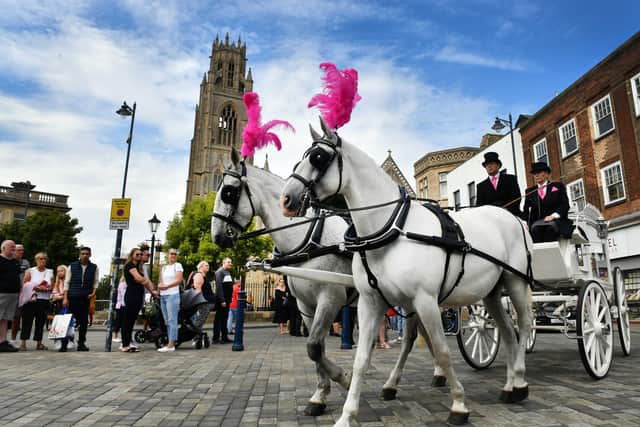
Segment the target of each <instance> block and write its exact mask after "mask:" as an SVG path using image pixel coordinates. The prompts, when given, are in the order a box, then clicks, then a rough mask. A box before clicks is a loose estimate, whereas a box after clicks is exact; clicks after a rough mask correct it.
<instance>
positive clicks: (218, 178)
mask: <svg viewBox="0 0 640 427" xmlns="http://www.w3.org/2000/svg"><path fill="white" fill-rule="evenodd" d="M221 183H222V174H221V173H220V172H218V171H216V172H215V173H214V174H213V185H212V186H211V191H218V188H220V184H221Z"/></svg>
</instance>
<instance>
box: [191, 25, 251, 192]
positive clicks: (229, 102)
mask: <svg viewBox="0 0 640 427" xmlns="http://www.w3.org/2000/svg"><path fill="white" fill-rule="evenodd" d="M246 54H247V44H246V42H245V43H242V41H241V39H240V37H238V41H237V42H235V41H232V42H231V43H230V42H229V33H227V35H226V36H225V38H224V41H222V40H220V39H219V38H218V36H217V35H216V39H215V40H214V41H213V45H212V47H211V56H210V57H209V58H210V63H209V71H207V72H206V73H205V74H204V76H203V78H202V82H201V83H200V99H199V100H198V104H197V105H196V116H195V124H194V129H193V138H192V139H191V153H190V155H189V177H188V179H187V197H186V202H187V203H189V202H191V201H192V200H193V198H194V197H199V196H206V195H207V194H208V193H209V192H211V191H216V190H217V189H218V187H219V186H220V182H221V181H222V172H223V171H224V167H225V165H228V164H229V163H230V162H231V160H230V159H231V149H232V147H236V149H238V150H240V147H241V146H242V130H243V129H244V127H245V125H246V124H247V115H246V112H245V109H244V105H243V104H242V95H243V94H244V93H245V92H251V91H252V90H253V78H252V76H251V69H250V68H249V70H248V71H247V70H246V65H247V57H246ZM247 160H248V162H249V163H253V159H252V158H250V159H247Z"/></svg>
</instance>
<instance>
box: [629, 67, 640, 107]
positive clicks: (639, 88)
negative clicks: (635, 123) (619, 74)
mask: <svg viewBox="0 0 640 427" xmlns="http://www.w3.org/2000/svg"><path fill="white" fill-rule="evenodd" d="M630 81H631V93H632V94H633V106H634V107H635V109H636V117H640V73H638V74H636V75H635V76H633V77H631V80H630Z"/></svg>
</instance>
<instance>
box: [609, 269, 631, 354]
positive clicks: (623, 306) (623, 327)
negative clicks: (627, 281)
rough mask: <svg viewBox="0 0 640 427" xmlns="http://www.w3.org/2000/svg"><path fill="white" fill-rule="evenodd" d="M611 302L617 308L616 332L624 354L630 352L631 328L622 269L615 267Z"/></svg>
mask: <svg viewBox="0 0 640 427" xmlns="http://www.w3.org/2000/svg"><path fill="white" fill-rule="evenodd" d="M613 297H614V299H613V302H614V304H615V305H616V307H617V308H618V334H619V335H620V345H621V347H622V352H623V353H624V355H625V356H628V355H630V354H631V329H630V327H629V305H628V304H627V299H626V298H625V292H624V278H623V277H622V270H621V269H620V267H616V268H615V269H614V270H613Z"/></svg>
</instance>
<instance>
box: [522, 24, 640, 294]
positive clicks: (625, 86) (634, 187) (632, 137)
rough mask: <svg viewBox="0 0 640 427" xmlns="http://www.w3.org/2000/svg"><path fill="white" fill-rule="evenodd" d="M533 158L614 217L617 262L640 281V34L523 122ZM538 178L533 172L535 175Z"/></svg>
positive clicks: (632, 284)
mask: <svg viewBox="0 0 640 427" xmlns="http://www.w3.org/2000/svg"><path fill="white" fill-rule="evenodd" d="M520 133H521V136H522V147H523V151H524V158H525V164H526V165H530V164H531V162H534V161H544V162H547V163H548V164H549V166H550V167H551V169H552V171H553V172H552V179H554V180H560V181H562V182H563V183H565V184H566V185H567V189H568V193H569V198H570V200H571V201H572V202H573V203H574V204H575V205H577V206H578V207H582V206H584V204H585V203H590V204H592V205H594V206H596V207H597V208H598V209H599V210H600V211H601V212H602V214H603V215H604V217H605V218H606V219H607V220H609V221H610V237H609V249H610V255H611V258H612V265H613V266H619V267H621V268H622V269H623V271H624V272H625V277H626V280H625V283H626V284H627V287H628V289H635V288H638V287H640V161H639V158H640V32H639V33H636V34H635V35H633V36H632V37H631V38H630V39H628V40H627V41H626V42H625V43H624V44H622V45H621V46H620V47H619V48H618V49H616V50H615V51H614V52H612V53H611V54H610V55H609V56H607V57H606V58H605V59H603V60H602V61H601V62H600V63H598V64H597V65H596V66H594V67H593V68H592V69H591V70H589V71H588V72H587V73H586V74H584V75H583V76H582V77H580V78H579V79H578V80H577V81H576V82H574V83H573V84H572V85H571V86H569V87H568V88H567V89H565V90H564V91H563V92H562V93H560V94H559V95H558V96H556V97H555V98H554V99H553V100H551V101H550V102H549V103H548V104H546V105H545V106H544V107H542V108H541V109H540V110H539V111H538V112H536V113H535V114H534V115H533V116H531V117H530V118H529V120H527V121H526V122H525V123H523V124H522V125H521V126H520ZM527 182H528V185H532V184H533V179H532V176H530V175H529V176H528V177H527Z"/></svg>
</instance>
